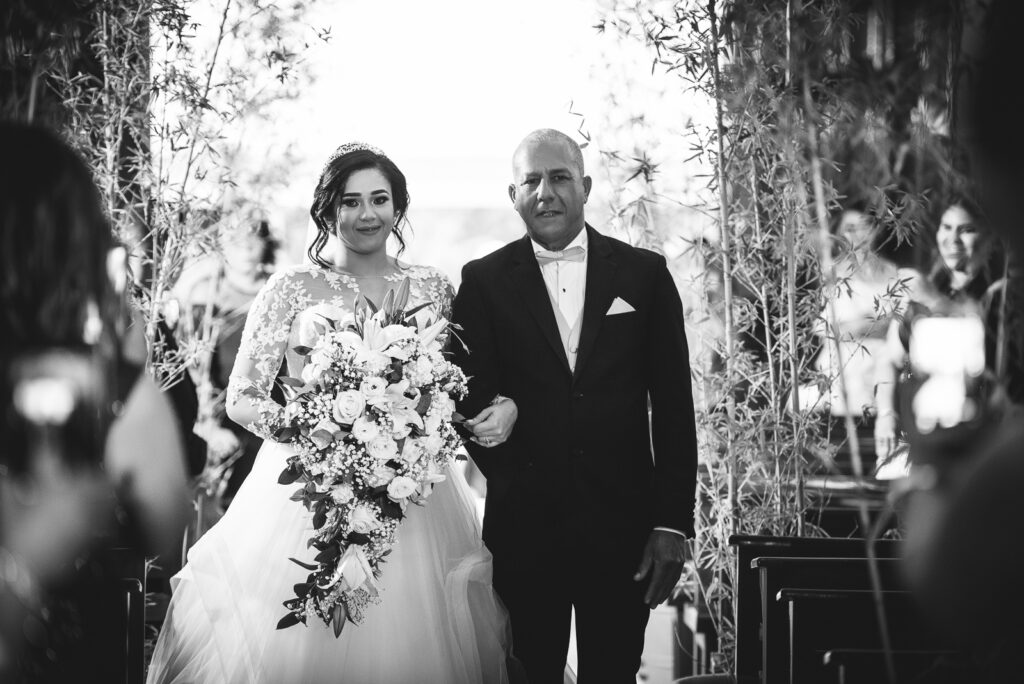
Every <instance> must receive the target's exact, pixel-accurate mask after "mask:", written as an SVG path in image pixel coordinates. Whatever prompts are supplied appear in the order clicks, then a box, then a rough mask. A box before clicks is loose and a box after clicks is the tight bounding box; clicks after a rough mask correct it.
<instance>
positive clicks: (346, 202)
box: [341, 198, 359, 209]
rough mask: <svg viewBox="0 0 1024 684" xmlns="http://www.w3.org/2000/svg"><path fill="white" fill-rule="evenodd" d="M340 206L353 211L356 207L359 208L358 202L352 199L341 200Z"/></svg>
mask: <svg viewBox="0 0 1024 684" xmlns="http://www.w3.org/2000/svg"><path fill="white" fill-rule="evenodd" d="M341 206H343V207H345V208H346V209H355V208H356V207H358V206H359V202H358V200H354V199H352V198H348V199H343V200H341Z"/></svg>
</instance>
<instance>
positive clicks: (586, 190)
mask: <svg viewBox="0 0 1024 684" xmlns="http://www.w3.org/2000/svg"><path fill="white" fill-rule="evenodd" d="M593 184H594V182H593V181H592V180H590V176H584V177H583V203H584V204H586V201H587V200H588V199H590V186H592V185H593Z"/></svg>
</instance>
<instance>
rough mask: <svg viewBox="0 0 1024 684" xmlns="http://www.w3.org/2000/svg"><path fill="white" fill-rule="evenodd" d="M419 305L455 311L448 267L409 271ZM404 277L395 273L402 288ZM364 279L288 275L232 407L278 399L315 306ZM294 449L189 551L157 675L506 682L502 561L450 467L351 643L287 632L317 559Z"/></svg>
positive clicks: (271, 297)
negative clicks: (284, 476) (242, 397)
mask: <svg viewBox="0 0 1024 684" xmlns="http://www.w3.org/2000/svg"><path fill="white" fill-rule="evenodd" d="M403 275H405V276H407V277H409V279H410V284H411V302H412V304H411V305H415V304H417V303H420V302H426V301H429V302H434V303H436V305H437V306H438V307H439V308H440V311H439V313H442V314H446V313H447V309H448V307H449V305H450V302H451V297H452V288H451V284H450V283H449V281H448V279H447V278H446V277H445V276H444V275H443V274H441V273H440V272H439V271H437V270H435V269H432V268H426V267H418V266H410V267H408V268H407V269H406V270H405V272H404V274H403ZM401 278H402V276H396V277H395V278H394V285H395V286H396V287H397V285H398V284H399V281H400V280H401ZM357 293H358V289H357V286H356V283H355V281H354V280H353V279H351V278H349V277H347V276H343V275H339V274H336V273H333V272H330V271H327V270H325V269H321V268H318V267H313V266H297V267H292V268H289V269H286V270H284V271H283V272H280V273H278V274H275V275H274V276H273V277H272V278H271V279H270V281H269V282H268V283H267V285H266V286H265V287H264V288H263V290H262V291H261V292H260V294H259V295H257V298H256V301H255V302H254V303H253V306H252V309H251V311H250V313H249V318H248V320H247V322H246V327H245V332H244V335H243V340H242V344H241V348H240V349H239V353H238V359H239V360H238V361H236V366H235V369H236V371H237V370H238V369H239V368H240V367H241V368H252V369H254V370H253V371H252V372H250V373H248V374H247V375H245V376H242V377H235V376H233V377H232V379H231V386H230V387H229V401H230V400H231V399H232V398H237V396H238V394H239V393H240V392H241V390H242V389H243V388H245V387H255V388H256V389H257V390H258V391H259V392H260V394H261V396H263V397H265V398H267V399H269V396H270V390H271V386H272V382H273V380H274V378H275V376H276V374H277V371H278V368H279V367H280V364H281V359H282V357H284V358H285V359H286V360H287V362H288V370H289V374H290V375H291V376H293V377H298V375H299V373H300V371H301V368H299V367H298V363H299V362H300V357H298V356H297V355H295V354H294V353H293V352H291V351H290V350H291V348H292V347H294V346H296V345H297V344H300V343H302V344H308V343H309V341H310V339H309V338H310V336H311V335H313V334H315V333H314V332H313V327H312V320H313V314H314V313H315V312H320V313H323V314H325V315H328V316H329V317H331V318H335V317H337V316H339V315H341V314H342V313H344V312H346V311H351V307H352V302H353V301H354V298H355V296H356V294H357ZM290 454H291V450H290V447H288V446H286V445H282V444H278V443H275V442H272V441H267V442H265V443H264V445H263V448H262V449H261V450H260V453H259V455H258V456H257V459H256V464H255V466H254V467H253V470H252V472H251V473H250V474H249V476H248V478H247V479H246V480H245V482H244V483H243V484H242V487H241V488H240V489H239V491H238V494H237V495H236V496H235V498H234V501H233V502H232V504H231V506H230V507H229V509H228V511H227V513H226V514H225V515H224V517H223V518H222V519H221V520H220V521H219V522H218V523H217V524H216V525H214V526H213V527H212V528H211V529H210V530H209V531H208V532H207V533H206V534H205V535H204V536H203V537H202V538H201V539H200V540H199V541H198V542H197V543H196V544H195V545H194V546H193V547H192V548H191V550H190V551H189V553H188V563H187V564H186V565H185V567H184V568H182V570H181V572H179V573H178V574H177V575H175V577H174V578H173V579H172V597H171V602H170V605H169V607H168V610H167V616H166V619H165V622H164V625H163V628H162V629H161V631H160V635H159V639H158V641H157V645H156V649H155V651H154V654H153V658H152V661H151V664H150V667H149V674H148V679H147V681H148V682H149V683H150V684H158V683H159V684H163V683H171V682H174V683H185V682H189V683H200V682H201V683H206V682H209V683H211V684H212V683H216V684H234V683H239V684H241V683H245V684H252V683H256V682H266V683H273V684H283V683H288V684H320V683H328V682H330V683H334V682H339V683H349V682H351V683H353V684H373V683H380V684H402V683H403V682H408V683H410V684H412V683H416V684H481V683H490V682H506V681H507V674H506V669H505V660H506V654H507V653H508V650H509V648H510V643H509V642H510V636H509V635H510V631H509V628H508V619H507V615H506V612H505V610H504V608H503V607H502V606H501V604H500V602H499V601H498V599H497V597H496V595H495V594H494V592H493V590H492V588H491V556H490V553H489V552H488V551H487V549H486V548H485V547H484V546H483V542H482V541H481V538H480V527H479V523H478V522H477V518H476V513H475V508H474V503H473V497H472V493H471V491H470V489H469V487H468V485H467V484H466V482H465V480H464V479H463V477H462V475H461V474H460V473H459V472H458V471H457V470H455V469H449V472H447V476H448V479H447V480H446V481H445V482H443V483H441V484H439V485H437V486H436V488H435V490H434V493H433V494H432V495H431V497H430V499H429V500H428V501H427V502H426V505H425V506H423V507H419V506H410V507H409V510H408V515H407V517H406V518H405V519H404V520H403V521H402V524H401V526H400V528H399V532H398V535H397V541H396V543H395V546H394V548H393V551H392V554H391V556H390V557H389V558H388V560H387V562H386V563H384V565H383V575H382V577H381V581H380V584H381V591H380V597H381V603H380V604H378V605H370V606H368V607H367V609H366V616H365V619H364V621H363V623H362V624H359V625H354V624H351V623H349V624H346V625H345V628H344V630H343V631H342V633H341V636H340V637H339V638H335V636H334V633H333V631H332V629H331V628H330V627H328V626H326V625H324V624H323V623H322V622H321V621H319V620H317V619H310V620H308V625H307V626H303V625H301V624H300V625H295V626H293V627H288V628H286V629H283V630H277V629H276V625H277V622H278V620H279V619H280V618H281V617H283V616H284V615H285V614H286V613H287V609H286V608H284V606H283V605H282V602H283V601H285V600H286V599H289V598H292V597H293V596H294V591H293V589H292V586H293V585H294V584H296V583H299V582H303V581H305V579H306V576H307V574H308V573H307V571H306V570H304V569H302V568H301V567H299V566H298V565H296V564H295V563H292V562H291V561H289V560H288V559H289V557H293V558H297V559H298V560H301V561H304V562H311V561H312V557H313V555H315V550H312V549H308V548H307V546H306V540H307V539H308V538H309V535H310V532H311V530H312V525H311V515H310V514H309V513H308V512H307V511H306V509H305V508H304V507H303V506H302V504H300V503H297V502H295V501H291V500H289V496H290V495H291V494H292V492H293V490H294V489H295V488H296V487H295V485H288V486H284V485H280V484H278V482H277V480H278V476H279V475H280V473H281V471H282V470H283V469H284V467H285V461H286V459H287V458H288V457H289V455H290Z"/></svg>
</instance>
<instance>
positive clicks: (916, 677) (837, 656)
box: [814, 648, 976, 684]
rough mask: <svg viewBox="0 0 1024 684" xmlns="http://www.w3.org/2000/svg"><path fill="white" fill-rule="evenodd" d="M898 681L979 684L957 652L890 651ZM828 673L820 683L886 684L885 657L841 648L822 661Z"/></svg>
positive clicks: (829, 652)
mask: <svg viewBox="0 0 1024 684" xmlns="http://www.w3.org/2000/svg"><path fill="white" fill-rule="evenodd" d="M890 655H891V656H892V660H893V665H894V669H895V671H896V681H898V682H912V683H913V684H976V679H975V678H974V672H973V671H972V669H971V668H970V667H969V665H968V664H967V662H966V661H965V660H964V659H963V657H962V656H961V655H960V654H959V653H957V652H955V651H942V650H937V651H936V650H920V651H904V650H895V649H894V650H893V651H890ZM822 665H823V667H824V672H825V673H826V674H825V676H823V677H822V678H821V679H818V680H814V681H820V682H835V684H885V683H886V682H887V681H888V674H886V665H885V653H884V652H883V651H882V650H880V649H853V648H850V649H848V648H841V649H832V650H830V651H826V652H825V654H824V656H823V657H822Z"/></svg>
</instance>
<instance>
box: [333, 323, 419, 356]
mask: <svg viewBox="0 0 1024 684" xmlns="http://www.w3.org/2000/svg"><path fill="white" fill-rule="evenodd" d="M414 334H415V333H414V332H413V331H412V329H410V328H408V327H406V326H404V325H387V326H383V327H381V324H380V321H378V320H377V319H376V318H370V319H368V320H367V321H366V323H365V324H364V325H363V336H362V337H360V336H359V335H358V334H357V333H355V332H353V331H351V330H346V331H345V332H343V333H341V334H340V335H339V336H338V340H339V342H341V343H342V344H344V345H346V346H349V347H352V348H353V349H355V350H356V360H357V361H359V362H374V361H376V362H377V363H383V364H387V363H388V362H389V361H390V360H391V355H390V354H389V352H396V351H398V352H400V353H404V350H400V349H398V350H396V349H393V348H392V345H394V344H395V343H396V342H400V341H402V340H407V339H409V338H411V337H412V336H413V335H414ZM396 358H400V357H396Z"/></svg>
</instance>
